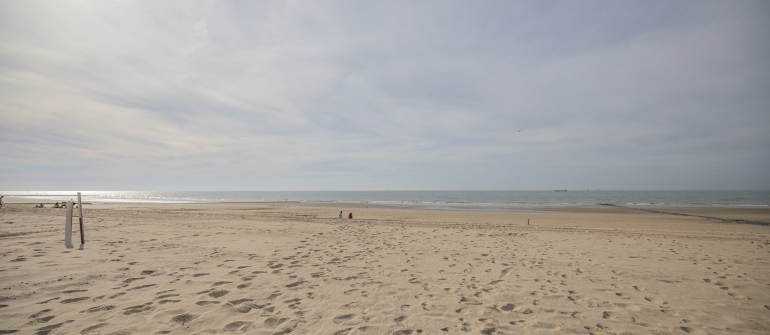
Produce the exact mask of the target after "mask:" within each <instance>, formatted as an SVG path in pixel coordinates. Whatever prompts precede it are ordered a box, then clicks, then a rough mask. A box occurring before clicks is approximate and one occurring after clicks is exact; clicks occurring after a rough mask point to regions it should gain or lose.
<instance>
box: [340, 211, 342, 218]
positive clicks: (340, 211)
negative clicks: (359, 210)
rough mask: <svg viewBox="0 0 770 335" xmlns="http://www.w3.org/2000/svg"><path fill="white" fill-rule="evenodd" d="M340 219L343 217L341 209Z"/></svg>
mask: <svg viewBox="0 0 770 335" xmlns="http://www.w3.org/2000/svg"><path fill="white" fill-rule="evenodd" d="M340 219H342V211H340Z"/></svg>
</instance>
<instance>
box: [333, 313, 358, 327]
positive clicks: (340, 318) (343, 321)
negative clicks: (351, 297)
mask: <svg viewBox="0 0 770 335" xmlns="http://www.w3.org/2000/svg"><path fill="white" fill-rule="evenodd" d="M355 317H356V315H355V314H346V315H340V316H337V317H335V318H334V319H332V322H334V323H336V324H338V325H339V324H345V325H348V324H349V322H348V321H350V320H352V319H353V318H355Z"/></svg>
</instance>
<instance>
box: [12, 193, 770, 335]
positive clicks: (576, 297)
mask: <svg viewBox="0 0 770 335" xmlns="http://www.w3.org/2000/svg"><path fill="white" fill-rule="evenodd" d="M6 201H7V202H11V203H7V204H6V206H5V207H4V208H3V209H1V210H0V241H1V242H2V244H1V246H0V256H1V257H2V263H1V264H0V287H1V288H2V291H1V292H0V334H9V333H14V332H18V333H19V334H220V333H246V334H412V335H416V334H465V333H469V334H479V333H480V334H528V333H538V334H540V333H560V334H561V333H576V334H687V333H690V334H768V333H770V286H769V285H770V254H768V253H769V252H770V227H766V226H755V225H746V224H735V223H724V222H718V221H714V220H706V219H702V218H697V217H682V216H674V215H664V214H656V213H649V212H642V211H637V210H632V209H626V208H611V207H606V208H604V207H595V208H593V207H592V208H570V209H550V210H549V209H541V210H537V211H521V212H473V211H434V210H417V209H409V208H394V207H378V206H368V205H343V204H292V203H272V204H205V205H201V204H195V205H193V204H138V205H137V204H91V205H87V206H86V207H85V208H86V213H85V222H86V245H85V250H77V245H78V244H77V242H76V243H75V245H76V249H65V247H64V242H63V231H64V210H60V209H53V208H45V209H36V208H34V207H33V205H32V204H22V203H13V202H14V201H13V199H6ZM17 202H18V201H17ZM340 210H344V214H345V216H347V214H348V213H349V212H353V214H354V216H355V219H353V220H348V219H338V218H337V214H338V213H339V211H340ZM682 210H683V211H684V210H686V211H688V212H689V213H690V214H693V213H694V214H699V212H698V209H692V208H689V209H682ZM667 211H673V210H672V209H667ZM703 213H705V214H707V215H708V216H717V217H725V218H733V219H742V218H744V219H752V220H757V221H765V222H770V211H768V210H766V209H732V210H729V209H721V210H708V211H705V210H704V211H703ZM703 213H701V214H703ZM528 219H529V220H530V223H531V224H530V225H527V220H528ZM76 234H77V231H76ZM74 240H75V241H77V240H78V238H77V235H76V236H75V238H74Z"/></svg>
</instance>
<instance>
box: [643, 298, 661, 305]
mask: <svg viewBox="0 0 770 335" xmlns="http://www.w3.org/2000/svg"><path fill="white" fill-rule="evenodd" d="M644 300H647V301H649V302H651V303H653V304H662V303H663V300H661V299H660V298H657V297H644Z"/></svg>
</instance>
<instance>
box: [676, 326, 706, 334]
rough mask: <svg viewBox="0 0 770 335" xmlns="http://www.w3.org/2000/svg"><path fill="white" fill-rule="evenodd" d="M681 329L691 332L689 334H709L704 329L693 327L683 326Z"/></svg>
mask: <svg viewBox="0 0 770 335" xmlns="http://www.w3.org/2000/svg"><path fill="white" fill-rule="evenodd" d="M681 329H682V330H684V331H685V332H687V333H689V334H695V335H707V334H708V333H706V332H705V331H703V330H702V329H698V328H693V327H681Z"/></svg>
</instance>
